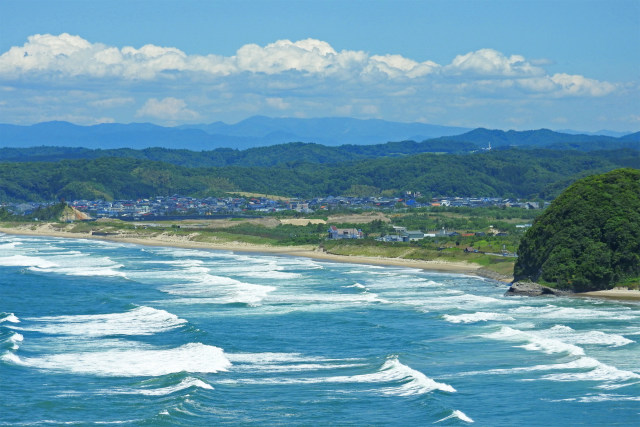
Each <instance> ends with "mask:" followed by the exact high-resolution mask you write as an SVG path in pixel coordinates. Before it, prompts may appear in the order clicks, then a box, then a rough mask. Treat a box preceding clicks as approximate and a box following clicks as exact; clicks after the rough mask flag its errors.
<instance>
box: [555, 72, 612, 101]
mask: <svg viewBox="0 0 640 427" xmlns="http://www.w3.org/2000/svg"><path fill="white" fill-rule="evenodd" d="M551 80H552V81H553V82H554V83H555V84H557V85H558V86H560V88H561V91H562V93H563V94H566V95H574V96H604V95H608V94H610V93H611V92H613V91H614V90H615V89H616V87H615V85H613V84H611V83H609V82H600V81H598V80H593V79H588V78H586V77H584V76H580V75H569V74H554V75H553V77H551Z"/></svg>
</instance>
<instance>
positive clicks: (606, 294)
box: [575, 288, 640, 301]
mask: <svg viewBox="0 0 640 427" xmlns="http://www.w3.org/2000/svg"><path fill="white" fill-rule="evenodd" d="M575 296H579V297H595V298H607V299H615V300H633V301H640V291H638V290H634V289H617V288H614V289H608V290H606V291H593V292H581V293H577V294H575Z"/></svg>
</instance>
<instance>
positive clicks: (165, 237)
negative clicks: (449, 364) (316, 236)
mask: <svg viewBox="0 0 640 427" xmlns="http://www.w3.org/2000/svg"><path fill="white" fill-rule="evenodd" d="M0 232H2V233H6V234H17V235H27V236H46V237H64V238H71V239H95V240H107V241H112V242H120V243H133V244H138V245H146V246H171V247H179V248H186V249H209V250H221V251H233V252H252V253H268V254H281V255H291V256H300V257H306V258H313V259H317V260H324V261H333V262H346V263H355V264H371V265H386V266H395V267H411V268H420V269H423V270H431V271H440V272H448V273H460V274H478V270H479V269H480V265H478V264H472V263H467V262H447V261H425V260H410V259H402V258H383V257H375V258H374V257H365V256H347V255H334V254H329V253H326V252H323V251H321V250H319V249H318V248H317V247H315V246H312V245H306V246H269V245H256V244H250V243H244V242H220V243H215V242H197V241H193V240H190V239H189V236H178V235H175V234H170V233H162V234H158V235H155V236H148V237H147V236H145V237H137V236H136V237H134V236H131V235H129V234H114V235H109V236H97V235H92V234H89V233H71V232H68V231H60V230H56V229H54V228H53V226H52V225H51V224H41V225H38V226H37V227H35V228H33V224H29V225H25V226H17V227H13V228H6V227H0Z"/></svg>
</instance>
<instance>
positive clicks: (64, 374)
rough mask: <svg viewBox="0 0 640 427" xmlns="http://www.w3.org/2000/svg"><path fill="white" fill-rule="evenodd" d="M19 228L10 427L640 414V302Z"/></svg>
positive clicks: (11, 305)
mask: <svg viewBox="0 0 640 427" xmlns="http://www.w3.org/2000/svg"><path fill="white" fill-rule="evenodd" d="M505 290H506V285H504V284H501V283H497V282H493V281H487V280H483V279H480V278H476V277H469V276H462V275H453V274H438V273H432V272H425V271H421V270H417V269H410V268H392V267H378V266H367V265H356V264H341V263H329V262H320V261H316V260H311V259H305V258H296V257H287V256H272V255H261V254H239V253H232V252H221V251H202V250H187V249H176V248H160V247H158V248H155V247H143V246H136V245H128V244H117V243H110V242H102V241H91V240H67V239H59V238H37V237H26V236H8V235H0V387H1V390H2V392H1V394H0V425H58V424H71V425H73V424H78V425H90V424H112V423H113V424H125V425H185V426H190V425H216V424H225V423H227V424H241V425H251V424H255V425H274V424H278V425H284V424H286V425H432V424H435V425H442V426H445V425H469V424H471V423H473V424H474V425H483V426H484V425H486V426H516V425H525V426H538V425H539V426H555V425H562V426H569V425H629V426H630V425H638V420H639V419H640V345H639V344H638V342H639V341H640V305H638V304H636V303H623V302H610V301H602V300H595V299H577V298H573V299H572V298H524V297H509V298H507V297H503V293H504V292H505Z"/></svg>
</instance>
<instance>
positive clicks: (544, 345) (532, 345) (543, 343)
mask: <svg viewBox="0 0 640 427" xmlns="http://www.w3.org/2000/svg"><path fill="white" fill-rule="evenodd" d="M482 336H483V337H485V338H490V339H495V340H501V341H524V342H526V344H523V345H519V346H517V347H521V348H524V349H525V350H529V351H542V352H544V353H547V354H552V353H568V354H570V355H572V356H584V350H583V349H582V348H581V347H578V346H576V345H573V344H569V343H566V342H563V341H561V340H559V339H555V338H547V337H545V336H544V334H543V333H540V332H535V331H527V332H524V331H521V330H518V329H513V328H510V327H508V326H503V327H502V328H501V329H500V330H499V331H497V332H493V333H489V334H485V335H482Z"/></svg>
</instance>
